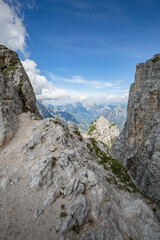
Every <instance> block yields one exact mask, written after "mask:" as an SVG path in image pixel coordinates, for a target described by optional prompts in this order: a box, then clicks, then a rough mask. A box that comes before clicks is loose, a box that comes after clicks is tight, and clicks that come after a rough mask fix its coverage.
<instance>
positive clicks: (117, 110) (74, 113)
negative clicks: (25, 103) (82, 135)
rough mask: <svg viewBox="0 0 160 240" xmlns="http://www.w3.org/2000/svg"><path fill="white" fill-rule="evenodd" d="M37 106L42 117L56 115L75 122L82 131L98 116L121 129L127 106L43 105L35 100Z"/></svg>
mask: <svg viewBox="0 0 160 240" xmlns="http://www.w3.org/2000/svg"><path fill="white" fill-rule="evenodd" d="M37 106H38V108H39V110H40V112H41V114H42V115H43V117H44V118H46V117H58V118H60V119H61V120H63V121H64V122H69V121H72V122H75V123H76V124H78V127H79V129H80V130H81V131H82V132H84V131H86V130H87V129H88V127H89V125H90V123H91V122H92V121H94V120H95V119H97V118H99V117H100V116H104V117H105V118H106V119H107V120H108V121H109V122H113V123H115V124H116V125H117V126H118V128H119V130H120V131H121V130H122V128H123V125H124V123H125V121H126V118H127V106H126V105H122V104H120V105H107V104H96V103H80V102H76V103H73V104H66V105H61V106H53V105H51V104H48V105H47V104H46V105H45V104H44V103H43V102H41V101H38V100H37ZM50 115H51V116H50Z"/></svg>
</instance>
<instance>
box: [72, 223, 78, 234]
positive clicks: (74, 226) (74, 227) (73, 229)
mask: <svg viewBox="0 0 160 240" xmlns="http://www.w3.org/2000/svg"><path fill="white" fill-rule="evenodd" d="M71 231H73V232H75V233H77V234H78V233H79V227H78V226H76V225H73V226H72V228H71Z"/></svg>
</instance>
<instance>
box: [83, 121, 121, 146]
mask: <svg viewBox="0 0 160 240" xmlns="http://www.w3.org/2000/svg"><path fill="white" fill-rule="evenodd" d="M118 135H119V130H118V127H117V126H116V125H115V124H114V123H110V122H108V120H107V119H106V118H104V117H103V116H101V117H100V118H98V119H96V120H95V121H93V122H92V123H91V124H90V126H89V128H88V129H87V131H86V133H85V134H83V137H84V138H94V139H96V140H98V141H101V142H103V143H105V144H106V145H107V146H108V148H110V147H111V145H112V144H113V142H114V140H115V138H116V137H117V136H118Z"/></svg>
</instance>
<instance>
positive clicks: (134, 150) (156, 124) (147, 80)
mask: <svg viewBox="0 0 160 240" xmlns="http://www.w3.org/2000/svg"><path fill="white" fill-rule="evenodd" d="M111 152H112V154H113V155H114V156H115V157H116V158H117V159H118V160H119V161H121V162H122V163H123V164H124V165H125V166H127V168H128V169H129V171H130V173H131V175H132V176H133V178H134V179H135V181H136V183H137V185H138V186H139V187H140V189H141V190H142V191H143V192H144V193H145V194H147V195H148V196H150V197H151V198H152V199H154V200H155V201H156V202H158V203H159V204H160V54H157V55H155V56H154V57H153V58H152V59H150V60H148V61H146V62H145V63H140V64H138V65H137V67H136V73H135V82H134V83H133V84H132V85H131V88H130V93H129V101H128V115H127V122H126V124H125V127H124V129H123V131H122V132H121V134H120V136H119V138H117V140H116V141H115V143H114V144H113V146H112V148H111Z"/></svg>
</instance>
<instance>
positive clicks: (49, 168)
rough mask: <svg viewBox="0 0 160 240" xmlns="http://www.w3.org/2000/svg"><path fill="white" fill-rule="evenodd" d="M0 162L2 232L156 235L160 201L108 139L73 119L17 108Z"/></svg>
mask: <svg viewBox="0 0 160 240" xmlns="http://www.w3.org/2000/svg"><path fill="white" fill-rule="evenodd" d="M22 138H23V143H22ZM0 163H1V169H0V176H1V178H0V185H1V188H0V202H1V206H2V207H1V208H0V215H1V216H5V217H4V218H3V219H2V218H0V232H1V238H2V239H6V240H9V239H26V240H27V239H35V240H41V239H43V240H49V239H53V240H62V239H63V240H69V239H70V240H71V239H72V240H90V239H96V240H106V239H111V240H115V239H122V240H130V239H134V240H139V239H146V240H147V239H150V240H157V239H159V237H160V229H159V222H158V218H159V216H160V212H159V209H158V207H157V206H156V205H155V204H153V203H151V202H150V201H149V200H148V199H145V198H144V197H143V195H142V194H140V193H139V190H138V189H137V188H136V187H135V185H134V184H133V183H132V181H131V179H130V176H129V175H128V173H127V169H126V168H125V167H123V166H122V165H121V164H120V163H118V161H116V160H115V159H113V158H112V157H111V156H110V155H109V153H108V150H107V147H106V146H105V144H102V143H100V142H97V141H95V140H94V139H91V140H90V139H83V138H82V137H81V135H80V133H79V132H78V129H77V126H76V125H75V124H73V123H70V124H64V123H62V122H60V121H59V120H56V119H44V120H41V121H35V120H34V119H33V118H31V117H30V116H29V115H25V114H22V115H21V116H19V128H18V131H17V133H16V135H15V136H14V137H13V138H12V140H11V141H10V142H9V145H6V147H5V148H4V149H3V151H1V152H0Z"/></svg>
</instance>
